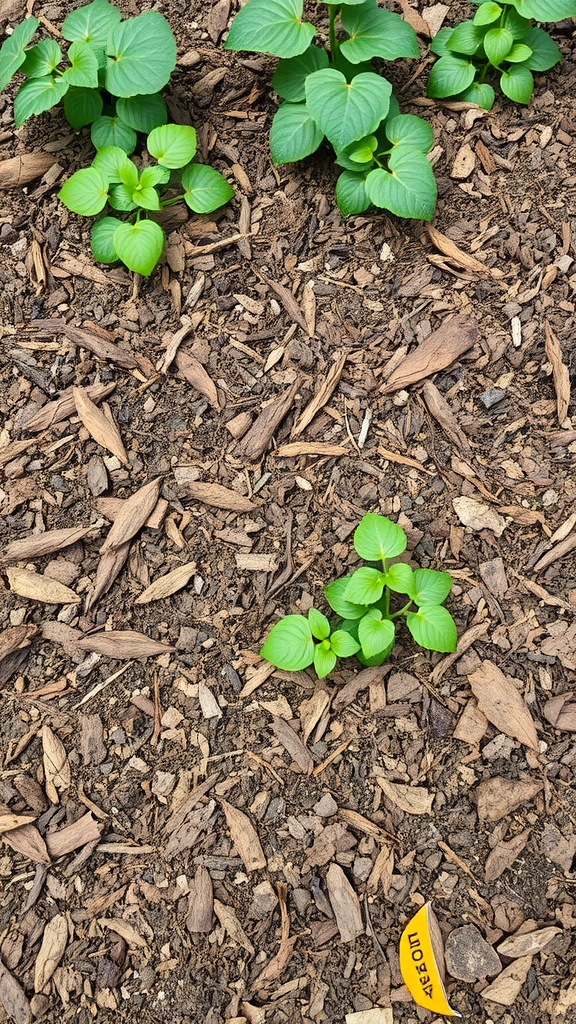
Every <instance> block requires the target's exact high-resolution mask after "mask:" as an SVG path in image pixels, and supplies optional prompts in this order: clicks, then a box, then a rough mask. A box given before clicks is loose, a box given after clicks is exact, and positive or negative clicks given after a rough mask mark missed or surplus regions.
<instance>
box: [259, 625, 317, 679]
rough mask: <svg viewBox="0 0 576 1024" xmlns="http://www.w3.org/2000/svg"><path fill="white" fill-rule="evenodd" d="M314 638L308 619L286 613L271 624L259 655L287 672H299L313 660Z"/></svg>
mask: <svg viewBox="0 0 576 1024" xmlns="http://www.w3.org/2000/svg"><path fill="white" fill-rule="evenodd" d="M314 646H315V645H314V640H313V639H312V631H311V629H310V623H309V622H308V619H306V618H304V616H303V615H286V616H285V617H284V618H283V619H280V622H277V623H276V625H275V626H272V629H271V630H270V632H269V634H268V636H267V638H266V642H265V643H264V645H263V647H262V648H261V650H260V657H262V658H266V661H269V662H270V664H271V665H275V666H276V668H281V669H284V670H285V671H287V672H299V671H300V670H301V669H303V668H307V667H308V665H311V664H312V662H313V661H314Z"/></svg>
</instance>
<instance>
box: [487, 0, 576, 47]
mask: <svg viewBox="0 0 576 1024" xmlns="http://www.w3.org/2000/svg"><path fill="white" fill-rule="evenodd" d="M574 9H575V10H576V4H575V5H574ZM501 23H502V25H504V28H507V29H508V31H509V32H511V33H512V35H513V36H514V39H524V36H525V35H526V33H527V32H528V30H529V29H530V20H529V19H528V18H522V17H521V16H520V15H519V14H518V11H517V10H516V9H515V8H514V7H510V6H507V7H506V10H505V12H504V16H503V18H502V22H501Z"/></svg>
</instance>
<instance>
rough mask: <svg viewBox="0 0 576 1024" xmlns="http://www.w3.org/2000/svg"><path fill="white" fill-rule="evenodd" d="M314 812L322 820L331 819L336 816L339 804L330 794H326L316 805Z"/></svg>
mask: <svg viewBox="0 0 576 1024" xmlns="http://www.w3.org/2000/svg"><path fill="white" fill-rule="evenodd" d="M314 810H315V812H316V814H318V815H319V816H320V817H321V818H331V817H332V815H333V814H336V811H337V810H338V804H337V803H336V801H335V799H334V797H333V796H332V795H331V794H330V793H324V796H323V797H321V799H320V800H319V801H318V803H317V804H314Z"/></svg>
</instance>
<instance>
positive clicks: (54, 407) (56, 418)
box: [24, 384, 116, 433]
mask: <svg viewBox="0 0 576 1024" xmlns="http://www.w3.org/2000/svg"><path fill="white" fill-rule="evenodd" d="M115 387H116V384H90V385H89V386H88V387H86V388H84V391H85V392H86V394H87V395H88V397H89V398H90V399H92V401H93V402H101V401H102V399H104V398H108V395H111V394H112V392H113V391H114V389H115ZM73 391H74V389H73V388H66V390H65V391H63V392H62V394H61V395H60V396H59V398H57V399H55V401H53V402H48V403H47V405H43V406H42V408H41V409H39V410H38V412H37V413H35V414H34V416H32V417H31V418H30V419H29V420H27V421H26V422H25V423H24V430H29V431H33V432H34V433H37V432H38V431H40V430H47V429H48V428H49V427H51V426H53V425H54V424H56V423H61V422H62V420H67V419H69V418H70V416H73V415H74V414H75V412H76V403H75V402H74V394H73Z"/></svg>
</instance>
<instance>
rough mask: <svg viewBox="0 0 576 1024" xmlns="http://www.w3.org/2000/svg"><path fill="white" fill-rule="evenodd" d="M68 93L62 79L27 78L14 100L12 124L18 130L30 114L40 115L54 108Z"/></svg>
mask: <svg viewBox="0 0 576 1024" xmlns="http://www.w3.org/2000/svg"><path fill="white" fill-rule="evenodd" d="M67 91H68V82H66V81H65V80H64V79H63V78H52V76H51V75H47V76H46V78H28V79H27V80H26V81H25V82H24V84H23V85H21V86H20V88H19V90H18V92H17V93H16V98H15V100H14V124H15V126H16V128H19V127H20V125H21V124H24V121H26V120H27V119H28V118H29V117H31V116H32V114H42V113H43V112H44V111H45V110H49V109H50V107H55V106H56V104H57V103H59V102H60V100H61V99H62V97H63V96H64V94H65V93H66V92H67Z"/></svg>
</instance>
